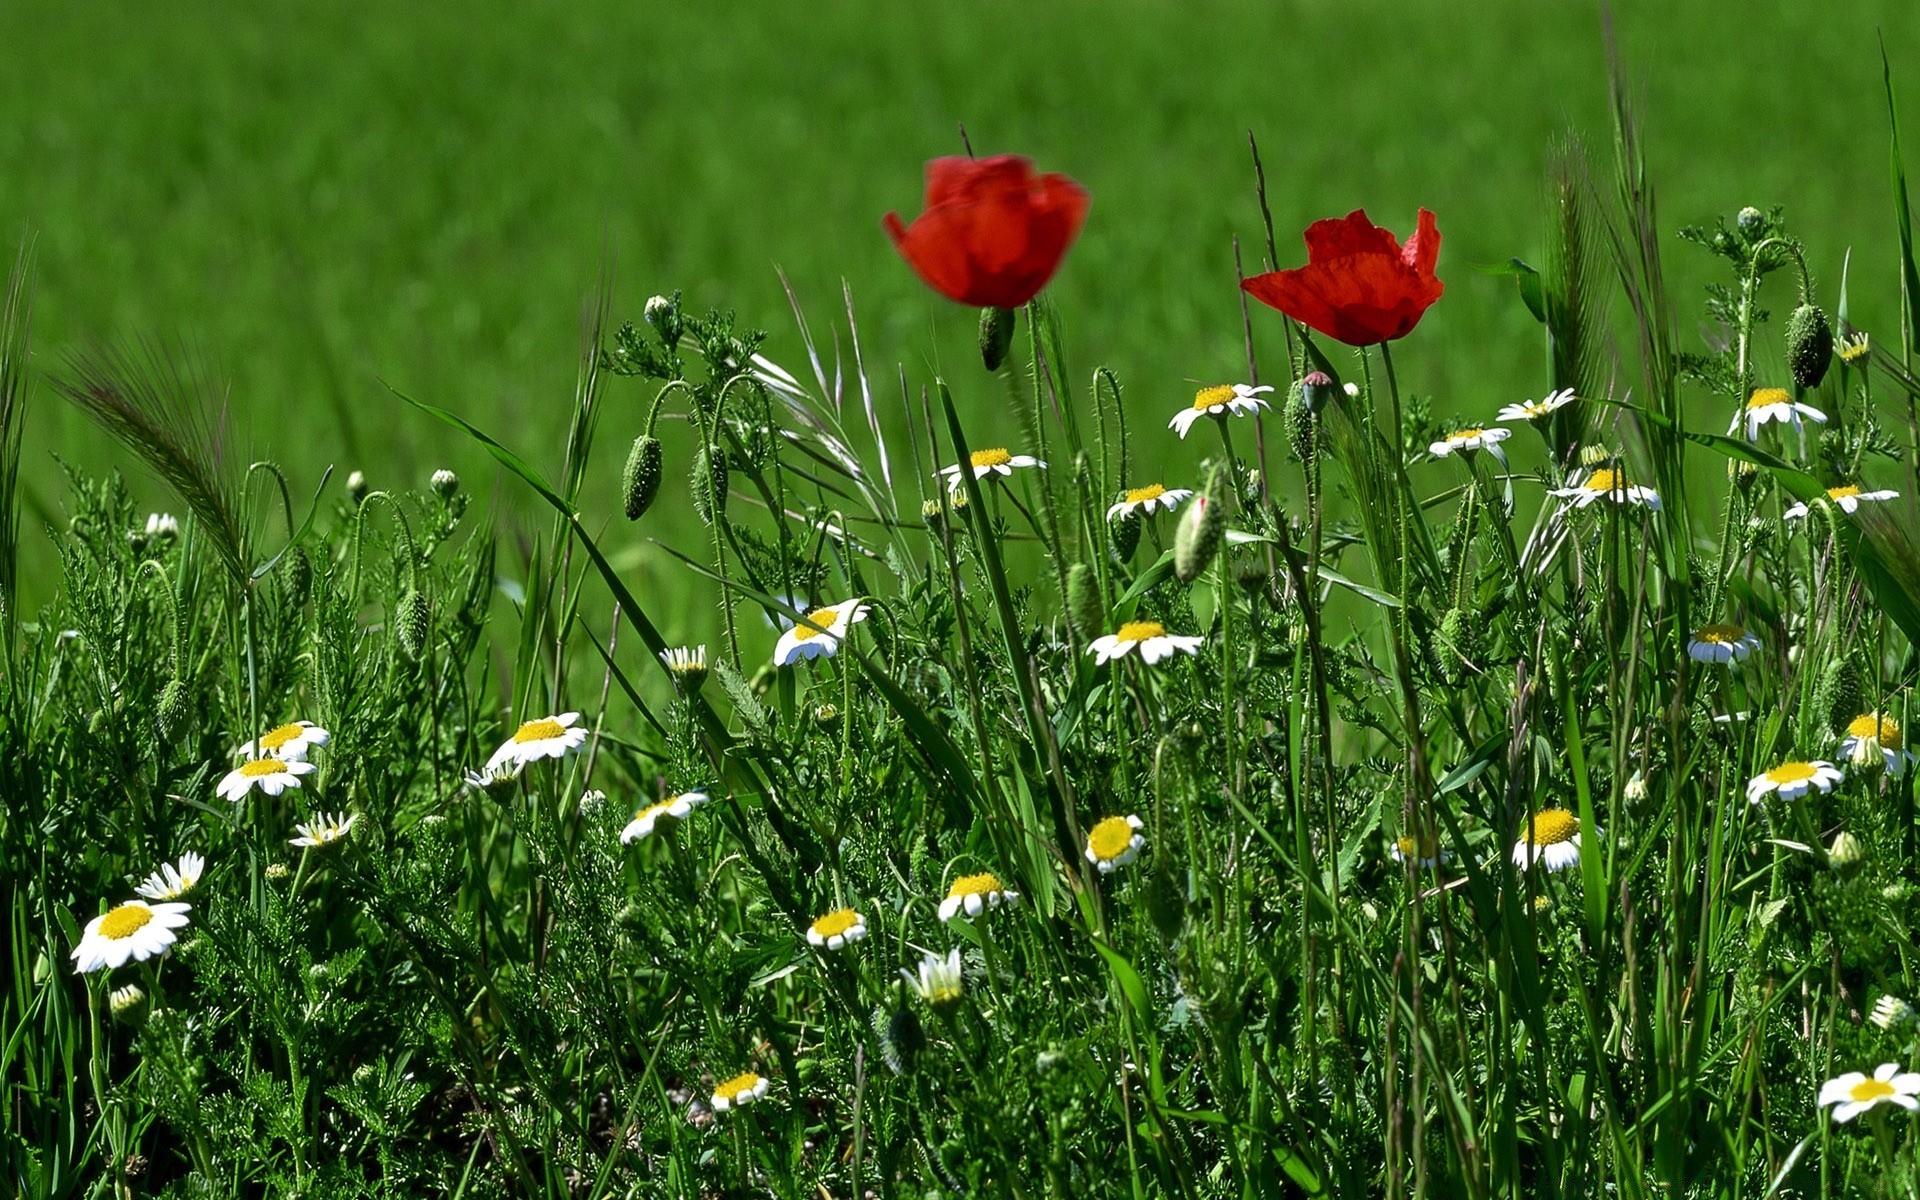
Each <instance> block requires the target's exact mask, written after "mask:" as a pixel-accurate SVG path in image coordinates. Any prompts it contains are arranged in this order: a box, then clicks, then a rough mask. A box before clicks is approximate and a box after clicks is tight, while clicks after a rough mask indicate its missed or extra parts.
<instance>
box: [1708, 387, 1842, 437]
mask: <svg viewBox="0 0 1920 1200" xmlns="http://www.w3.org/2000/svg"><path fill="white" fill-rule="evenodd" d="M1801 417H1806V418H1807V419H1808V420H1811V421H1818V422H1821V423H1822V424H1825V422H1826V419H1827V414H1825V413H1823V412H1821V411H1820V410H1819V409H1817V408H1815V407H1814V406H1813V405H1811V404H1802V403H1801V402H1800V401H1798V400H1795V399H1794V398H1793V395H1792V393H1790V392H1788V391H1787V389H1785V388H1755V389H1754V390H1753V395H1752V396H1750V397H1748V399H1747V407H1746V409H1745V410H1744V411H1743V412H1738V413H1735V414H1734V415H1733V424H1731V425H1729V426H1727V432H1728V433H1733V432H1735V431H1737V430H1738V429H1739V428H1740V422H1741V421H1743V420H1744V421H1745V422H1746V424H1747V440H1748V441H1750V442H1751V441H1758V440H1759V438H1760V427H1761V426H1762V425H1765V424H1766V423H1767V422H1768V421H1782V422H1785V423H1786V424H1789V425H1791V426H1793V427H1794V429H1795V430H1796V431H1800V432H1804V430H1805V428H1806V427H1805V426H1804V425H1802V424H1801V423H1800V418H1801Z"/></svg>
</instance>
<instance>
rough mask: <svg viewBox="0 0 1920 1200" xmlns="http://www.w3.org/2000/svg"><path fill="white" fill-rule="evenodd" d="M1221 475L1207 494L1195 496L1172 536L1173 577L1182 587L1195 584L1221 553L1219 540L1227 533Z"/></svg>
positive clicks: (1216, 477) (1208, 489)
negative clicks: (1219, 493)
mask: <svg viewBox="0 0 1920 1200" xmlns="http://www.w3.org/2000/svg"><path fill="white" fill-rule="evenodd" d="M1218 484H1219V473H1218V472H1217V471H1216V472H1215V473H1214V478H1213V480H1212V481H1211V483H1210V484H1209V486H1208V488H1207V490H1206V492H1205V493H1204V494H1202V495H1199V496H1195V497H1194V498H1193V501H1192V503H1190V504H1188V505H1187V507H1186V510H1185V511H1184V512H1182V513H1181V514H1180V526H1179V528H1178V529H1177V530H1176V531H1175V532H1174V535H1173V573H1174V574H1175V575H1176V576H1178V577H1179V579H1180V582H1181V583H1192V582H1193V581H1194V580H1196V579H1198V578H1200V576H1201V575H1202V574H1203V573H1204V572H1205V571H1206V569H1207V567H1209V566H1210V565H1212V563H1213V556H1214V555H1215V554H1218V553H1219V552H1220V539H1221V537H1222V536H1223V535H1224V534H1225V533H1226V529H1227V516H1226V509H1225V507H1224V506H1223V505H1222V504H1221V503H1220V499H1219V495H1218V491H1219V487H1218Z"/></svg>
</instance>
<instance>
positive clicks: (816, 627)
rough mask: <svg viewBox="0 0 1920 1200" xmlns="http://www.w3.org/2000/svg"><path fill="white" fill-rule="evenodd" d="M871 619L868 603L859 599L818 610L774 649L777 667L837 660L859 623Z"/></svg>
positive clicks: (781, 637) (811, 613) (799, 624)
mask: <svg viewBox="0 0 1920 1200" xmlns="http://www.w3.org/2000/svg"><path fill="white" fill-rule="evenodd" d="M866 619H867V603H866V601H864V600H862V599H860V598H859V597H857V596H856V597H854V598H853V599H852V600H842V601H841V602H840V603H838V604H829V605H828V606H827V607H825V608H816V609H814V610H813V611H812V612H810V613H808V614H807V619H806V620H804V621H801V622H800V623H798V624H797V625H795V626H793V627H792V628H791V629H789V630H787V631H786V632H785V633H783V634H781V635H780V640H779V641H778V642H775V643H774V646H773V665H774V666H776V667H790V666H792V665H793V664H794V663H797V662H799V661H800V660H801V659H803V658H820V657H822V656H825V657H827V658H831V657H833V656H834V655H835V654H837V653H839V651H840V643H841V642H843V641H845V640H846V638H847V631H848V630H849V629H851V628H852V627H853V625H854V623H855V622H858V621H864V620H866Z"/></svg>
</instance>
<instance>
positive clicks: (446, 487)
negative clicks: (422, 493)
mask: <svg viewBox="0 0 1920 1200" xmlns="http://www.w3.org/2000/svg"><path fill="white" fill-rule="evenodd" d="M427 486H428V487H430V488H432V489H433V494H434V495H436V496H438V497H440V498H441V499H442V500H451V499H453V496H454V493H456V492H458V491H459V490H460V477H459V476H458V475H455V474H454V473H453V472H452V471H449V470H447V469H446V468H445V467H441V468H440V469H439V470H438V471H435V472H434V473H433V477H432V478H431V479H429V480H427Z"/></svg>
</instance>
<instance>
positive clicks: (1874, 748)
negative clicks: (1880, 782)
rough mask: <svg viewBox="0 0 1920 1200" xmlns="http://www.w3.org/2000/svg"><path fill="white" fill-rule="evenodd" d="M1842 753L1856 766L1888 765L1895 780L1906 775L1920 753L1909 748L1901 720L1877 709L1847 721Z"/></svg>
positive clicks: (1919, 757)
mask: <svg viewBox="0 0 1920 1200" xmlns="http://www.w3.org/2000/svg"><path fill="white" fill-rule="evenodd" d="M1840 753H1841V754H1843V755H1845V756H1846V759H1847V761H1848V762H1850V763H1852V764H1853V765H1854V766H1856V767H1870V766H1872V765H1874V764H1875V763H1880V764H1881V765H1883V766H1884V767H1886V769H1887V774H1889V775H1892V776H1893V777H1894V778H1896V779H1897V778H1899V777H1900V776H1901V775H1904V774H1906V770H1907V767H1908V766H1910V765H1912V764H1913V763H1914V762H1915V761H1920V756H1916V755H1915V754H1914V752H1913V751H1911V750H1909V749H1907V741H1906V738H1905V736H1903V731H1902V730H1901V728H1900V722H1898V721H1896V720H1894V719H1893V718H1892V717H1889V716H1887V715H1886V714H1885V713H1877V712H1870V713H1861V714H1860V715H1859V716H1857V717H1855V718H1854V719H1853V720H1852V721H1850V722H1848V724H1847V732H1846V734H1845V735H1844V736H1843V738H1842V740H1841V742H1840Z"/></svg>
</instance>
